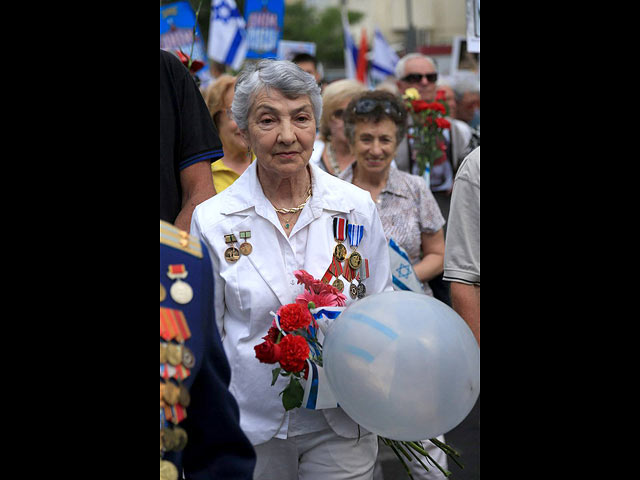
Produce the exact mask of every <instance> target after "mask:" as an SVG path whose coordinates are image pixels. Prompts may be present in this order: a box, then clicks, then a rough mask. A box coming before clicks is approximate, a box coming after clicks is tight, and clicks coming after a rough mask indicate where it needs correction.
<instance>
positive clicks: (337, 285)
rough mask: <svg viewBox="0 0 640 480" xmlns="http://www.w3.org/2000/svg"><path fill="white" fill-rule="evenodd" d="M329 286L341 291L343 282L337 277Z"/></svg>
mask: <svg viewBox="0 0 640 480" xmlns="http://www.w3.org/2000/svg"><path fill="white" fill-rule="evenodd" d="M331 286H333V288H335V289H336V290H338V291H339V292H342V291H343V290H344V282H343V281H342V280H340V279H339V278H336V279H335V281H334V282H333V283H332V284H331Z"/></svg>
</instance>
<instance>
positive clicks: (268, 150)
mask: <svg viewBox="0 0 640 480" xmlns="http://www.w3.org/2000/svg"><path fill="white" fill-rule="evenodd" d="M321 110H322V98H321V95H320V89H319V88H318V86H317V84H316V82H315V80H314V79H313V77H312V76H311V75H309V74H307V73H305V72H303V71H302V70H301V69H300V68H299V67H298V66H296V65H294V64H293V63H291V62H288V61H274V60H264V61H261V62H259V63H257V64H254V65H250V66H249V67H247V68H246V69H245V70H244V71H243V72H242V73H241V74H240V76H239V77H238V81H237V84H236V91H235V95H234V100H233V105H232V114H233V117H234V120H235V121H236V123H237V124H238V126H239V127H240V130H241V132H242V135H243V137H244V139H245V141H246V142H247V145H248V147H250V148H251V149H252V150H253V152H255V154H256V158H257V160H256V161H255V162H253V163H252V164H251V165H250V166H249V167H248V168H247V170H246V171H245V172H244V173H243V174H242V175H241V176H240V178H239V179H238V180H236V182H235V183H233V184H232V185H231V186H230V187H229V188H227V189H226V190H224V191H223V192H221V193H220V194H218V195H216V196H215V197H213V198H211V199H209V200H208V201H206V202H204V203H202V204H200V205H199V206H198V207H197V208H196V209H195V212H194V214H193V220H192V224H191V233H192V234H194V235H196V236H199V237H200V238H201V239H202V240H203V242H204V243H205V244H206V246H207V247H208V249H209V252H210V256H211V259H212V262H213V267H214V268H213V270H214V272H215V273H214V276H215V305H214V307H215V318H216V321H217V325H218V328H219V330H220V334H221V336H222V340H223V344H224V348H225V352H226V354H227V356H228V358H229V363H230V365H231V369H232V375H231V384H230V390H231V392H232V393H233V395H234V396H235V398H236V400H237V401H238V405H239V406H240V422H241V426H242V429H243V430H244V432H245V433H246V435H247V436H248V437H249V439H250V440H251V443H252V444H253V445H254V448H255V449H256V453H257V464H256V469H255V473H254V479H261V480H262V479H265V480H266V479H270V480H274V479H278V480H297V479H303V480H308V479H314V480H326V479H332V480H339V479H347V478H349V479H362V480H364V479H367V480H368V479H371V478H372V475H373V468H374V463H375V458H376V454H377V449H378V446H377V436H376V435H374V434H372V433H370V432H368V431H367V430H365V429H364V428H362V427H359V426H358V425H357V424H356V423H355V422H354V421H353V420H351V419H350V418H349V417H348V416H347V415H346V414H345V413H344V411H343V410H342V409H341V408H339V407H338V408H332V409H325V410H308V409H305V408H299V409H294V410H291V411H289V412H286V411H285V409H284V408H283V406H282V399H281V397H280V396H279V393H280V392H281V391H282V390H283V389H284V387H285V386H286V384H287V380H286V379H284V378H282V377H280V378H279V379H278V380H277V382H276V384H275V385H274V386H271V379H272V376H271V370H272V369H273V366H272V365H267V364H264V363H260V362H259V361H258V360H257V359H256V357H255V351H254V347H255V346H256V345H258V344H259V343H262V341H263V339H262V337H263V336H265V335H266V333H267V330H268V329H269V326H270V325H271V321H272V319H273V317H272V316H271V315H270V312H272V311H273V312H275V311H276V310H277V309H278V308H279V307H280V306H281V305H285V304H288V303H294V302H295V298H296V296H298V295H299V294H300V293H302V292H303V286H302V285H298V283H297V281H296V278H295V276H294V274H293V272H294V271H296V270H306V271H307V272H309V273H310V274H311V275H313V276H314V277H315V278H318V279H320V278H322V277H323V275H324V274H325V273H326V271H327V269H328V268H329V266H330V264H331V261H332V258H333V251H334V247H335V246H336V240H335V237H334V229H333V227H334V221H333V220H334V219H335V218H343V219H345V220H347V221H348V222H349V223H352V224H356V225H362V226H363V236H362V239H361V241H360V243H359V245H358V247H357V251H358V252H359V253H360V254H361V255H362V258H365V259H367V260H368V267H369V277H368V278H366V280H363V283H364V284H365V286H366V294H367V295H372V294H375V293H379V292H382V291H384V290H392V284H391V274H390V270H389V258H388V253H387V248H388V247H387V243H386V240H385V235H384V231H383V229H382V223H381V221H380V218H379V216H378V213H377V210H376V207H375V204H374V203H373V201H372V200H371V196H370V194H369V193H368V192H366V191H364V190H362V189H360V188H358V187H355V186H354V185H351V184H349V183H347V182H344V181H342V180H340V179H338V178H336V177H333V176H332V175H330V174H328V173H326V172H324V171H322V170H321V169H319V168H318V167H317V166H315V165H310V164H309V159H310V157H311V153H312V151H313V143H314V139H315V136H316V129H317V125H318V122H319V119H320V116H321ZM247 232H249V233H247ZM231 235H234V236H235V237H232V236H231ZM234 240H235V241H234ZM243 243H248V244H250V245H251V248H249V247H248V246H247V245H245V246H244V247H243V248H239V247H240V246H241V244H243ZM344 244H345V245H346V247H347V249H349V248H350V245H349V239H348V238H347V239H345V241H344ZM234 249H236V250H234ZM238 250H239V251H240V252H238ZM234 252H235V253H234ZM340 279H341V280H342V281H343V282H344V284H345V285H346V291H345V292H344V293H345V295H346V297H347V305H349V304H350V303H351V302H354V301H358V300H357V298H356V299H353V298H351V295H350V294H349V291H348V290H349V282H348V281H347V280H346V279H344V278H342V277H340ZM333 281H335V278H334V279H333ZM358 438H359V440H358Z"/></svg>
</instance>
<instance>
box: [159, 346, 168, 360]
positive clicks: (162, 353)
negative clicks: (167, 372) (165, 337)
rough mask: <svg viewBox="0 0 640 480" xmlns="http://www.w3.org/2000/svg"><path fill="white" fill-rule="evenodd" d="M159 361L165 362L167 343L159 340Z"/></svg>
mask: <svg viewBox="0 0 640 480" xmlns="http://www.w3.org/2000/svg"><path fill="white" fill-rule="evenodd" d="M160 363H167V344H166V343H164V342H160Z"/></svg>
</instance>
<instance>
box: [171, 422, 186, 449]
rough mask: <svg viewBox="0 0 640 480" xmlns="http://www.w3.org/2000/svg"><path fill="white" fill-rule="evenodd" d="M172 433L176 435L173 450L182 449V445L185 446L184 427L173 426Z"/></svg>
mask: <svg viewBox="0 0 640 480" xmlns="http://www.w3.org/2000/svg"><path fill="white" fill-rule="evenodd" d="M173 433H174V435H175V436H176V445H175V447H173V450H174V451H176V452H179V451H181V450H184V447H186V446H187V432H186V431H185V430H184V428H180V427H175V428H174V429H173Z"/></svg>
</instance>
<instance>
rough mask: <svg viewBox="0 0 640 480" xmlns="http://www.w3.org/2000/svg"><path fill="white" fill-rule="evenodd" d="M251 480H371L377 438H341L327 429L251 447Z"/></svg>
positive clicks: (369, 435)
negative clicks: (253, 462) (252, 452)
mask: <svg viewBox="0 0 640 480" xmlns="http://www.w3.org/2000/svg"><path fill="white" fill-rule="evenodd" d="M254 449H255V451H256V456H257V461H256V468H255V470H254V473H253V480H371V479H372V478H373V467H374V465H375V461H376V456H377V455H378V437H377V435H374V434H372V433H367V434H364V435H362V436H361V437H360V440H358V439H352V438H343V437H340V436H338V435H337V434H336V433H335V432H334V431H333V430H331V429H330V428H329V429H326V430H322V431H319V432H313V433H309V434H306V435H298V436H295V437H291V438H287V439H286V440H285V439H279V438H272V439H271V440H269V441H268V442H266V443H263V444H261V445H257V446H254Z"/></svg>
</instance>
